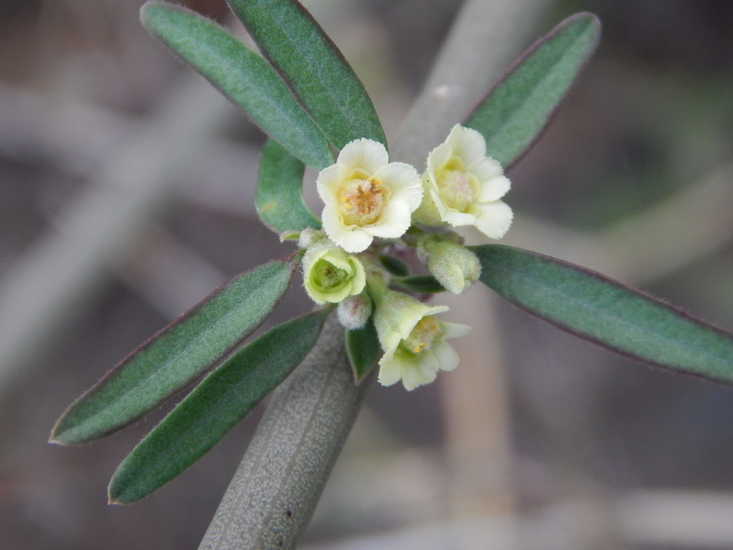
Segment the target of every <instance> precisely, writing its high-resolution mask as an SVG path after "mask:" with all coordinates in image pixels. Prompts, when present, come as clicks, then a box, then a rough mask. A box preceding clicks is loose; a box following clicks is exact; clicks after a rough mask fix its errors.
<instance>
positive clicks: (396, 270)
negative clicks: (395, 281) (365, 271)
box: [378, 254, 410, 277]
mask: <svg viewBox="0 0 733 550" xmlns="http://www.w3.org/2000/svg"><path fill="white" fill-rule="evenodd" d="M378 260H379V263H380V264H382V267H383V268H384V269H386V270H387V271H388V272H389V273H390V274H391V275H394V276H395V277H407V276H408V275H409V274H410V268H409V267H407V265H405V263H404V262H401V261H400V260H398V259H397V258H394V257H392V256H387V255H386V254H380V255H379V258H378Z"/></svg>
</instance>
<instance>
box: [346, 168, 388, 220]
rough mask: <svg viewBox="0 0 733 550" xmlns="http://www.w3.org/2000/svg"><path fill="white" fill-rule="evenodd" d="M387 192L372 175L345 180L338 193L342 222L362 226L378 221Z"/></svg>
mask: <svg viewBox="0 0 733 550" xmlns="http://www.w3.org/2000/svg"><path fill="white" fill-rule="evenodd" d="M388 193H389V190H388V189H387V188H386V187H384V186H383V185H382V182H381V180H379V179H377V178H374V177H371V178H369V179H364V180H362V179H352V180H350V181H349V182H347V183H346V185H344V186H343V188H342V189H341V190H340V192H339V194H338V201H339V207H338V208H339V213H340V214H341V218H342V219H343V221H344V224H345V225H356V226H359V227H363V226H365V225H371V224H373V223H376V222H377V221H379V218H380V217H381V216H382V213H383V212H384V206H385V204H386V202H387V199H388V198H389V197H388Z"/></svg>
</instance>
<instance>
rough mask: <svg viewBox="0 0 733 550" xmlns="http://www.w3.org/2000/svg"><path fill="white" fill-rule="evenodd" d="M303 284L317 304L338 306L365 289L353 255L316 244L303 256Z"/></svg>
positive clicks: (330, 245) (357, 263) (325, 243)
mask: <svg viewBox="0 0 733 550" xmlns="http://www.w3.org/2000/svg"><path fill="white" fill-rule="evenodd" d="M303 284H304V285H305V290H306V292H307V293H308V296H310V297H311V299H312V300H313V301H314V302H316V303H317V304H324V303H326V302H330V303H334V304H335V303H338V302H340V301H341V300H343V299H344V298H346V297H347V296H352V295H354V294H359V293H360V292H361V291H362V290H364V286H365V284H366V275H365V274H364V267H363V266H362V265H361V262H360V261H359V259H358V258H357V257H356V256H352V255H351V254H347V253H346V252H345V251H344V250H343V249H341V248H338V247H336V246H335V245H333V243H330V242H328V241H319V242H318V243H317V244H316V245H314V246H312V247H311V248H309V249H308V251H307V252H306V253H305V256H304V257H303Z"/></svg>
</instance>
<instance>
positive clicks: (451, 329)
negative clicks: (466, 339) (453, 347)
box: [443, 321, 471, 340]
mask: <svg viewBox="0 0 733 550" xmlns="http://www.w3.org/2000/svg"><path fill="white" fill-rule="evenodd" d="M469 332H471V327H469V326H468V325H461V324H458V323H448V322H446V321H443V339H445V340H447V339H450V338H460V337H461V336H466V335H467V334H468V333H469Z"/></svg>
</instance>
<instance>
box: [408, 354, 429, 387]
mask: <svg viewBox="0 0 733 550" xmlns="http://www.w3.org/2000/svg"><path fill="white" fill-rule="evenodd" d="M437 372H438V369H437V361H436V359H435V358H434V357H433V356H432V354H427V353H426V354H422V355H421V356H420V359H419V361H416V362H415V363H408V364H405V365H403V367H402V384H403V385H404V386H405V389H406V390H408V391H410V390H414V389H415V388H417V387H418V386H422V385H423V384H428V383H430V382H432V381H433V380H435V378H436V377H437Z"/></svg>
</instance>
